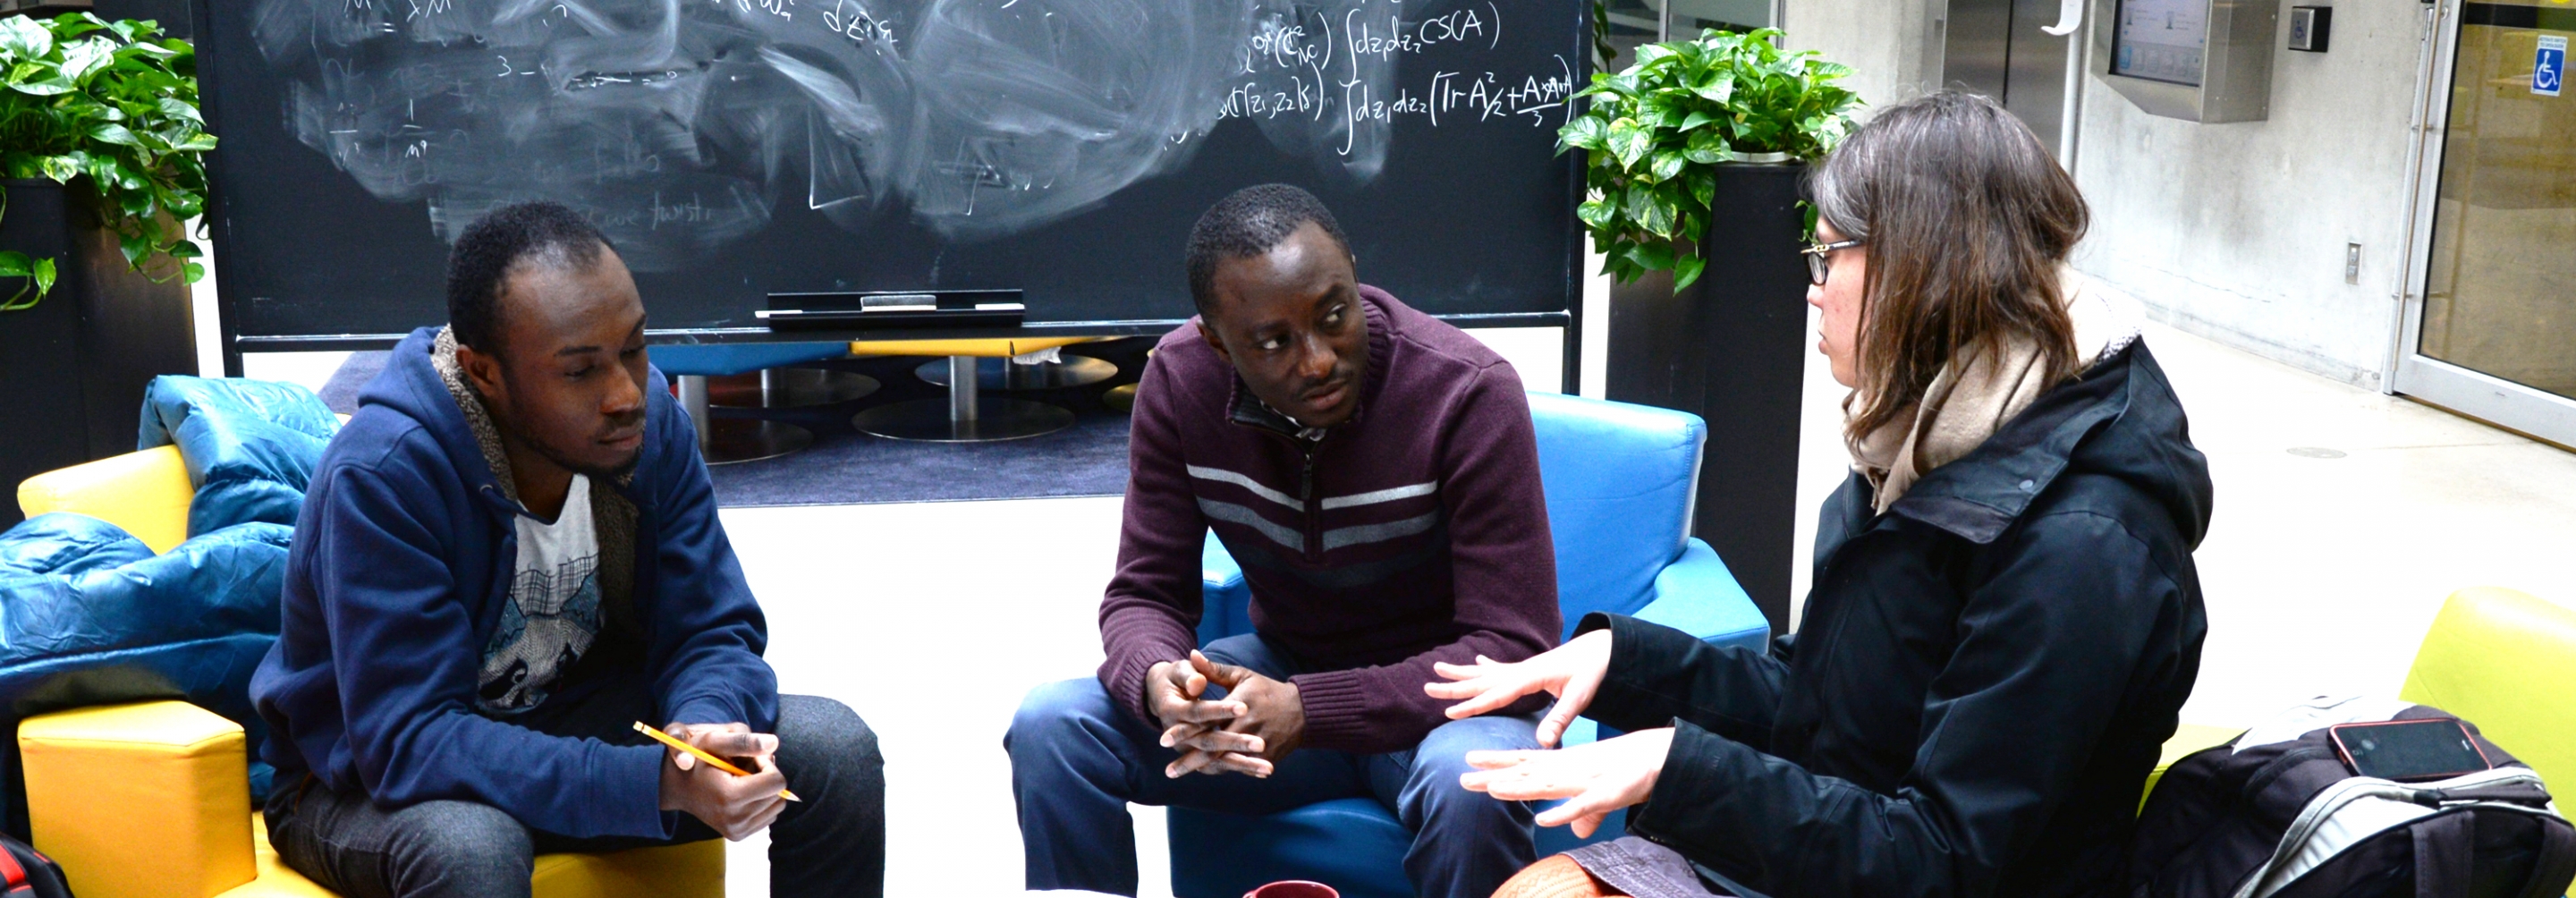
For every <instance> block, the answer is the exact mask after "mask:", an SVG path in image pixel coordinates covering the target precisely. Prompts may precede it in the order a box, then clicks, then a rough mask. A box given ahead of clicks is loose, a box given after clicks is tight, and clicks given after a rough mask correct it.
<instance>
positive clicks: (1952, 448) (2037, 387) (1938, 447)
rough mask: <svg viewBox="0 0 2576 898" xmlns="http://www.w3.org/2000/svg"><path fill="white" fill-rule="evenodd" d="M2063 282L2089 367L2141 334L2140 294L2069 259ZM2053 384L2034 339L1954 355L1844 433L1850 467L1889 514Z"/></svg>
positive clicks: (1849, 406) (1848, 406) (1846, 409)
mask: <svg viewBox="0 0 2576 898" xmlns="http://www.w3.org/2000/svg"><path fill="white" fill-rule="evenodd" d="M2058 285H2059V291H2060V293H2061V294H2063V295H2064V296H2065V298H2066V313H2067V316H2068V317H2070V318H2072V319H2074V322H2075V346H2076V354H2077V356H2078V357H2080V358H2085V359H2087V361H2086V362H2085V367H2087V368H2090V367H2092V366H2093V365H2095V364H2099V363H2100V362H2101V361H2102V360H2103V359H2107V358H2110V357H2112V356H2114V355H2117V354H2119V352H2120V350H2122V349H2126V348H2128V346H2129V344H2130V343H2131V342H2133V341H2135V340H2136V339H2137V338H2138V323H2139V321H2140V320H2141V318H2142V317H2143V316H2142V315H2141V314H2140V312H2139V310H2138V307H2137V304H2136V301H2135V300H2132V299H2130V298H2129V297H2128V296H2126V295H2123V294H2121V293H2120V292H2119V291H2116V290H2112V289H2110V288H2109V287H2106V286H2104V285H2102V284H2101V283H2099V282H2096V281H2094V280H2093V279H2091V278H2087V277H2085V276H2083V275H2081V274H2078V273H2076V271H2075V269H2073V268H2071V267H2065V266H2060V267H2059V268H2058ZM1963 362H1964V366H1963V364H1962V363H1963ZM2053 386H2056V384H2054V383H2050V382H2048V365H2047V361H2046V359H2045V358H2044V357H2043V356H2042V355H2041V354H2040V351H2039V346H2038V345H2037V344H2034V343H2032V342H2031V341H2028V340H2016V341H2012V342H2010V343H2007V344H2006V345H2005V347H2004V351H2003V352H2002V353H2001V355H2000V356H1997V355H1996V354H1993V353H1977V354H1976V355H1974V356H1969V357H1965V358H1960V357H1953V358H1952V359H1951V360H1950V363H1949V364H1947V365H1944V366H1942V368H1941V371H1940V373H1938V374H1935V375H1933V376H1932V383H1931V385H1930V386H1927V387H1925V388H1924V390H1923V398H1922V399H1920V400H1917V401H1916V402H1915V403H1914V404H1913V405H1912V406H1909V407H1908V409H1907V410H1906V411H1904V412H1901V413H1899V414H1898V415H1897V416H1896V418H1894V419H1893V420H1890V421H1888V422H1887V423H1886V424H1883V425H1880V426H1879V428H1878V429H1877V430H1874V431H1871V432H1869V433H1868V434H1865V435H1863V436H1861V437H1860V438H1858V439H1853V438H1850V437H1848V436H1846V437H1845V438H1844V441H1845V443H1846V445H1847V446H1848V447H1849V448H1850V450H1851V456H1852V470H1855V471H1858V472H1860V473H1861V476H1863V477H1867V478H1869V482H1870V485H1871V486H1873V487H1876V488H1877V491H1878V498H1877V511H1878V513H1880V514H1885V513H1887V508H1888V506H1891V505H1894V504H1896V500H1897V499H1899V498H1902V497H1904V495H1905V491H1906V490H1907V489H1910V488H1912V487H1913V486H1914V482H1915V481H1917V480H1921V479H1923V475H1925V474H1928V473H1931V471H1932V469H1934V468H1938V467H1940V466H1942V465H1946V464H1949V463H1951V462H1954V461H1958V460H1959V459H1960V458H1963V457H1965V456H1966V455H1967V454H1968V453H1970V452H1974V451H1976V449H1977V447H1978V446H1981V445H1984V444H1985V442H1986V438H1988V437H1991V436H1994V435H1995V431H1997V430H2000V429H2002V428H2003V426H2004V424H2005V423H2006V422H2009V421H2011V420H2012V419H2013V417H2014V416H2016V415H2019V414H2021V413H2022V410H2023V409H2027V408H2029V407H2030V404H2031V402H2032V401H2033V400H2036V399H2038V398H2039V396H2040V394H2041V393H2045V392H2048V389H2049V388H2050V387H2053ZM1854 399H1857V394H1855V395H1854ZM1854 399H1847V400H1845V401H1844V402H1843V414H1844V415H1845V416H1846V418H1848V416H1849V415H1851V414H1852V413H1853V410H1854V409H1856V408H1858V407H1859V406H1860V403H1859V402H1857V401H1854Z"/></svg>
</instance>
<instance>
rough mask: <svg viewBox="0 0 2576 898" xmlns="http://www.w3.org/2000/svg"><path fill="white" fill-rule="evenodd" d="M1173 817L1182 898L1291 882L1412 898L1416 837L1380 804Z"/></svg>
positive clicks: (1345, 801) (1226, 897)
mask: <svg viewBox="0 0 2576 898" xmlns="http://www.w3.org/2000/svg"><path fill="white" fill-rule="evenodd" d="M1167 813H1168V814H1169V817H1168V818H1167V821H1166V825H1165V827H1164V828H1165V830H1167V831H1168V832H1169V833H1170V835H1171V844H1172V895H1173V896H1174V898H1237V896H1240V895H1242V894H1243V893H1245V892H1249V891H1252V890H1253V889H1254V888H1255V887H1258V886H1260V885H1263V884H1265V883H1272V882H1278V881H1280V880H1283V879H1306V880H1313V881H1315V882H1320V883H1323V884H1325V885H1328V886H1332V887H1333V888H1334V890H1336V891H1339V892H1341V893H1342V898H1412V895H1413V884H1412V883H1410V882H1408V881H1406V880H1405V878H1404V853H1405V851H1406V850H1407V849H1409V848H1411V847H1413V833H1412V832H1411V831H1409V830H1406V829H1405V828H1404V824H1402V823H1399V822H1397V821H1396V819H1395V815H1394V814H1390V813H1387V810H1386V808H1385V807H1384V806H1382V805H1380V804H1378V803H1377V800H1376V799H1371V798H1341V799H1335V800H1332V801H1321V802H1316V803H1314V804H1310V805H1307V806H1305V807H1302V808H1298V809H1296V810H1293V811H1287V812H1284V813H1278V814H1271V815H1269V816H1265V817H1247V816H1243V815H1241V814H1227V813H1222V812H1217V811H1200V810H1193V809H1190V808H1172V809H1171V810H1170V811H1168V812H1167Z"/></svg>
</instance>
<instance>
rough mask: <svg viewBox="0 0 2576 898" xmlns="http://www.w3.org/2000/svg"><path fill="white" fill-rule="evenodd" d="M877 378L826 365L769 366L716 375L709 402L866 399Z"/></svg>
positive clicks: (794, 403) (797, 404) (740, 404)
mask: <svg viewBox="0 0 2576 898" xmlns="http://www.w3.org/2000/svg"><path fill="white" fill-rule="evenodd" d="M880 386H882V385H881V384H879V383H877V379H876V378H873V377H869V376H867V375H865V374H859V373H856V372H852V371H833V370H829V369H825V368H769V369H765V370H763V371H761V372H760V373H759V375H758V377H757V378H756V379H755V378H754V376H753V375H748V374H745V375H737V376H733V377H720V378H712V379H709V380H708V382H707V404H709V405H720V406H724V407H726V408H810V407H812V406H817V405H838V404H840V403H844V402H849V401H851V400H855V399H865V398H867V397H868V396H869V395H870V394H872V393H875V392H876V391H877V389H878V387H880Z"/></svg>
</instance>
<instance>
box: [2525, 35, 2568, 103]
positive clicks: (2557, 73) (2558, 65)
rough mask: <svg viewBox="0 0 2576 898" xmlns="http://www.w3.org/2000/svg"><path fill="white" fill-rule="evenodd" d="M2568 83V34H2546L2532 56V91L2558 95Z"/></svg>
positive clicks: (2548, 95) (2541, 37)
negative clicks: (2560, 89)
mask: <svg viewBox="0 0 2576 898" xmlns="http://www.w3.org/2000/svg"><path fill="white" fill-rule="evenodd" d="M2566 83H2567V36H2566V35H2563V34H2544V35H2541V36H2540V49H2539V50H2538V51H2536V52H2534V53H2533V54H2532V58H2531V92H2532V93H2535V94H2539V95H2541V96H2544V97H2554V96H2557V95H2558V89H2559V88H2560V87H2562V86H2565V85H2566Z"/></svg>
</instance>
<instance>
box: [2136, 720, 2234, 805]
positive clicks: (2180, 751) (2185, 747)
mask: <svg viewBox="0 0 2576 898" xmlns="http://www.w3.org/2000/svg"><path fill="white" fill-rule="evenodd" d="M2244 732H2245V729H2244V728H2243V727H2214V726H2203V725H2201V724H2197V723H2186V724H2183V725H2181V726H2177V727H2174V734H2173V738H2170V739H2166V740H2165V748H2164V753H2163V754H2160V755H2158V756H2157V757H2156V769H2154V770H2151V771H2148V772H2147V787H2146V788H2144V789H2140V790H2138V808H2139V809H2140V810H2145V809H2146V806H2147V796H2149V795H2153V794H2155V791H2156V783H2157V781H2159V780H2162V779H2164V778H2165V771H2166V770H2168V769H2171V768H2172V767H2173V765H2174V762H2176V761H2180V760H2182V759H2183V758H2184V757H2186V756H2189V755H2190V754H2191V753H2192V752H2196V751H2199V750H2201V749H2204V748H2208V747H2210V746H2213V745H2225V744H2227V743H2228V742H2229V741H2230V740H2233V739H2235V738H2236V737H2237V736H2238V735H2240V734H2242V733H2244Z"/></svg>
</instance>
